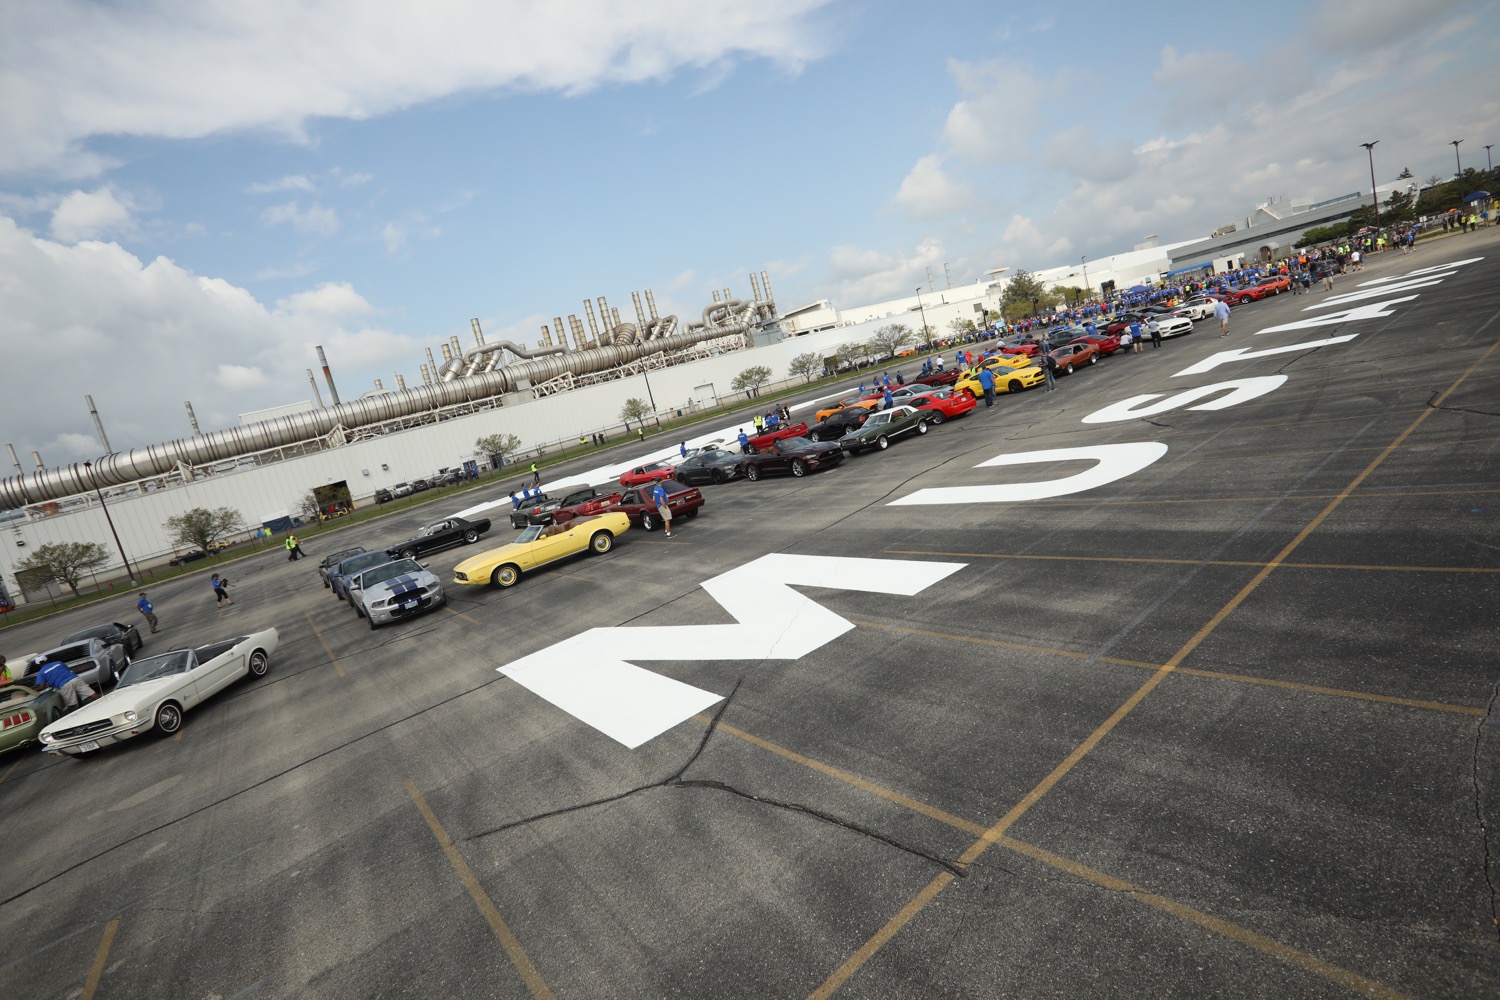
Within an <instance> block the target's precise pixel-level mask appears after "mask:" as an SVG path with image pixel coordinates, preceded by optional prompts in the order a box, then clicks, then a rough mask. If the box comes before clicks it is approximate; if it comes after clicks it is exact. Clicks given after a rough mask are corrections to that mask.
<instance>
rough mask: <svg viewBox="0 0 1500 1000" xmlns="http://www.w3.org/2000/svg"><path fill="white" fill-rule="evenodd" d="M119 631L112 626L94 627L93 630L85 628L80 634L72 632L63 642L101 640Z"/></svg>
mask: <svg viewBox="0 0 1500 1000" xmlns="http://www.w3.org/2000/svg"><path fill="white" fill-rule="evenodd" d="M119 631H121V630H120V629H119V628H117V627H116V626H114V625H95V626H94V627H93V628H86V629H84V630H83V631H82V632H74V633H73V634H72V635H70V636H68V637H67V638H66V639H64V640H63V642H78V641H79V640H80V639H103V638H104V637H105V636H111V635H114V634H115V633H116V632H119Z"/></svg>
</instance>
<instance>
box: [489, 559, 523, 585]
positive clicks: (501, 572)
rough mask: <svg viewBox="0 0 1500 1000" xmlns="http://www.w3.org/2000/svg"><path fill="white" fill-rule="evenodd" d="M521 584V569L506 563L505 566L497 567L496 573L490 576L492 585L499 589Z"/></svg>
mask: <svg viewBox="0 0 1500 1000" xmlns="http://www.w3.org/2000/svg"><path fill="white" fill-rule="evenodd" d="M520 582H521V569H520V567H519V566H512V565H511V564H510V563H506V564H505V565H504V566H499V567H496V569H495V572H493V573H491V574H490V583H492V584H494V585H495V586H497V587H502V588H503V587H514V586H515V585H516V584H517V583H520Z"/></svg>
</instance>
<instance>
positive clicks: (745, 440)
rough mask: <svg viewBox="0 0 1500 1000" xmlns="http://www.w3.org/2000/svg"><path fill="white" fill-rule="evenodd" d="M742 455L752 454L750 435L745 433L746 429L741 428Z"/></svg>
mask: <svg viewBox="0 0 1500 1000" xmlns="http://www.w3.org/2000/svg"><path fill="white" fill-rule="evenodd" d="M740 454H741V455H748V454H750V435H748V434H746V433H745V428H743V427H741V428H740Z"/></svg>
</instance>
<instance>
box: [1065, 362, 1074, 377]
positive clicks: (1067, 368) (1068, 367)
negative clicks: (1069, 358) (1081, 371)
mask: <svg viewBox="0 0 1500 1000" xmlns="http://www.w3.org/2000/svg"><path fill="white" fill-rule="evenodd" d="M1063 373H1064V374H1066V375H1071V374H1073V366H1072V364H1066V365H1063Z"/></svg>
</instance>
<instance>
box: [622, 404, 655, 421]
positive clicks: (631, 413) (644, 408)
mask: <svg viewBox="0 0 1500 1000" xmlns="http://www.w3.org/2000/svg"><path fill="white" fill-rule="evenodd" d="M650 415H651V407H650V406H648V405H647V404H646V401H645V400H644V399H627V400H625V405H624V406H622V407H621V408H620V419H621V420H623V421H625V422H626V423H627V424H628V423H630V422H631V421H634V422H635V423H637V424H643V423H645V422H646V418H647V417H649V416H650Z"/></svg>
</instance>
